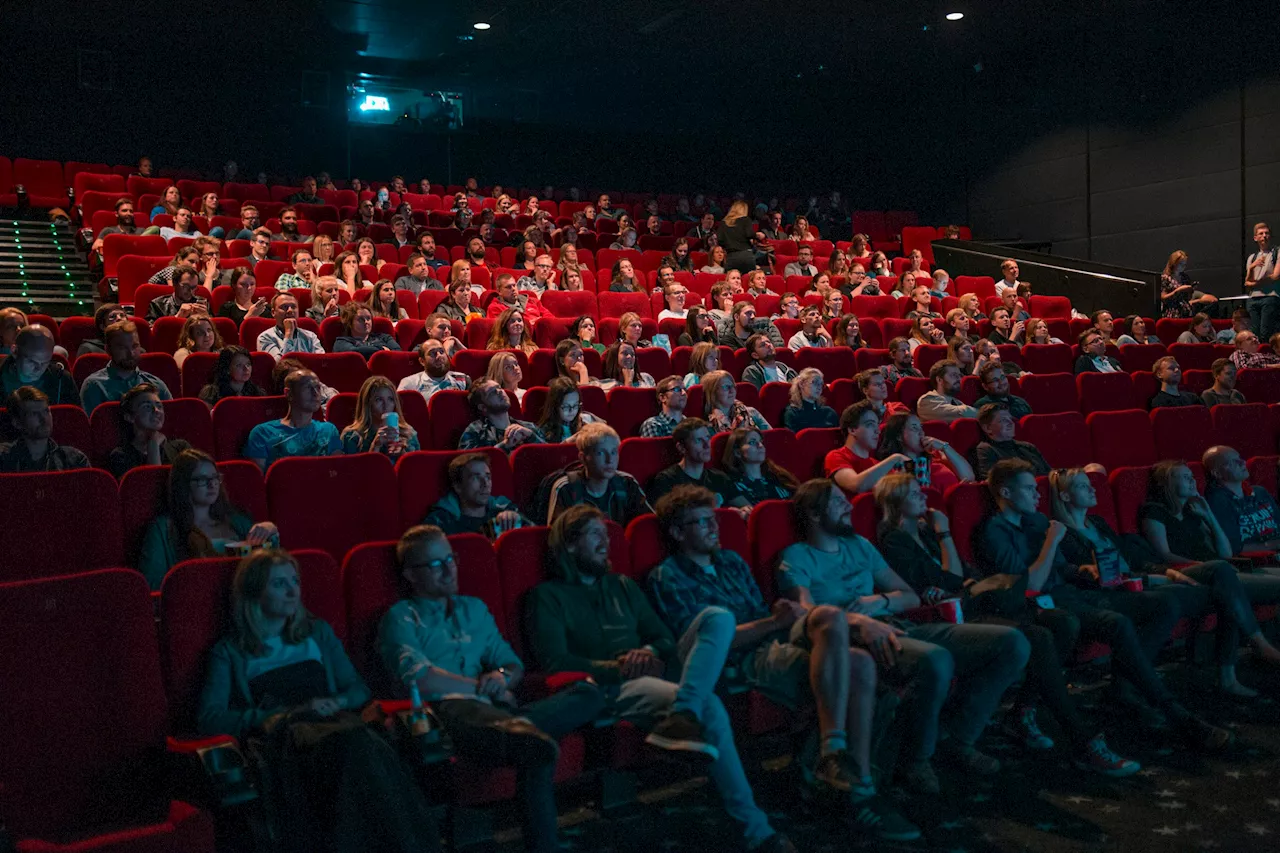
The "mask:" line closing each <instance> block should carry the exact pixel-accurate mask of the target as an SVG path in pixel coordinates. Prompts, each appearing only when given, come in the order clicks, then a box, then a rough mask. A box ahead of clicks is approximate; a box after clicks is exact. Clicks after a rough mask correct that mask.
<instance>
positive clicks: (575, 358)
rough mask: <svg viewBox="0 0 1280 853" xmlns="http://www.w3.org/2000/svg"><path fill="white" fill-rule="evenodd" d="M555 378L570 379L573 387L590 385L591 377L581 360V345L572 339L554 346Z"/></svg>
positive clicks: (566, 339)
mask: <svg viewBox="0 0 1280 853" xmlns="http://www.w3.org/2000/svg"><path fill="white" fill-rule="evenodd" d="M556 376H562V377H564V378H566V379H570V380H572V381H573V384H574V385H590V384H591V376H590V375H589V374H588V373H587V365H586V362H585V361H584V360H583V358H582V345H581V344H580V343H578V342H577V341H575V340H573V339H572V338H565V339H564V340H563V341H561V342H560V343H558V344H556Z"/></svg>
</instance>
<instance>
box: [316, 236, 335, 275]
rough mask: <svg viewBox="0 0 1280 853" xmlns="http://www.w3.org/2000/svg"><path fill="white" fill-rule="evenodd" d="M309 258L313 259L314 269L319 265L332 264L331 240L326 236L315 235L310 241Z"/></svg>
mask: <svg viewBox="0 0 1280 853" xmlns="http://www.w3.org/2000/svg"><path fill="white" fill-rule="evenodd" d="M311 257H313V258H315V262H316V268H317V269H319V267H320V265H321V264H331V263H333V262H334V257H335V256H334V251H333V238H332V237H330V236H329V235H328V234H317V235H316V238H315V239H314V240H312V241H311Z"/></svg>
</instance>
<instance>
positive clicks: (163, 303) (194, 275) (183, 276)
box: [147, 264, 209, 323]
mask: <svg viewBox="0 0 1280 853" xmlns="http://www.w3.org/2000/svg"><path fill="white" fill-rule="evenodd" d="M199 286H200V274H199V273H198V272H196V268H195V267H193V266H188V265H187V264H182V265H180V266H178V267H177V268H176V269H175V270H174V271H173V293H166V294H165V295H164V296H157V297H156V298H155V299H152V300H151V305H150V306H149V307H148V308H147V322H149V323H154V322H155V321H156V320H159V319H160V318H161V317H181V318H182V319H183V320H185V319H187V318H188V317H190V316H191V315H192V314H208V313H209V302H208V300H206V299H205V298H204V297H203V296H198V295H196V288H197V287H199Z"/></svg>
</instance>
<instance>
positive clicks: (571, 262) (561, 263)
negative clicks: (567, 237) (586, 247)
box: [556, 243, 586, 276]
mask: <svg viewBox="0 0 1280 853" xmlns="http://www.w3.org/2000/svg"><path fill="white" fill-rule="evenodd" d="M556 269H557V270H559V271H560V272H562V273H566V272H568V271H569V270H573V271H574V272H576V273H579V276H581V273H582V271H583V270H584V269H586V266H585V265H583V264H582V263H581V262H579V261H578V247H577V246H575V245H573V244H572V243H566V244H565V245H563V246H561V247H560V260H558V261H556Z"/></svg>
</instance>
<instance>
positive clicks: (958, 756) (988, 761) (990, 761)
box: [938, 741, 1000, 776]
mask: <svg viewBox="0 0 1280 853" xmlns="http://www.w3.org/2000/svg"><path fill="white" fill-rule="evenodd" d="M938 751H939V752H941V753H943V754H944V755H945V756H946V758H947V760H948V761H950V762H951V763H952V764H954V765H956V766H957V767H959V768H960V769H962V770H968V771H969V772H970V773H977V774H978V775H979V776H994V775H996V774H997V773H999V772H1000V761H999V760H998V759H996V758H992V757H991V756H990V755H987V754H986V753H985V752H979V751H978V750H977V748H976V747H972V746H964V745H963V744H959V743H956V742H955V741H947V742H946V743H945V744H942V745H941V748H940V749H939V750H938Z"/></svg>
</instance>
